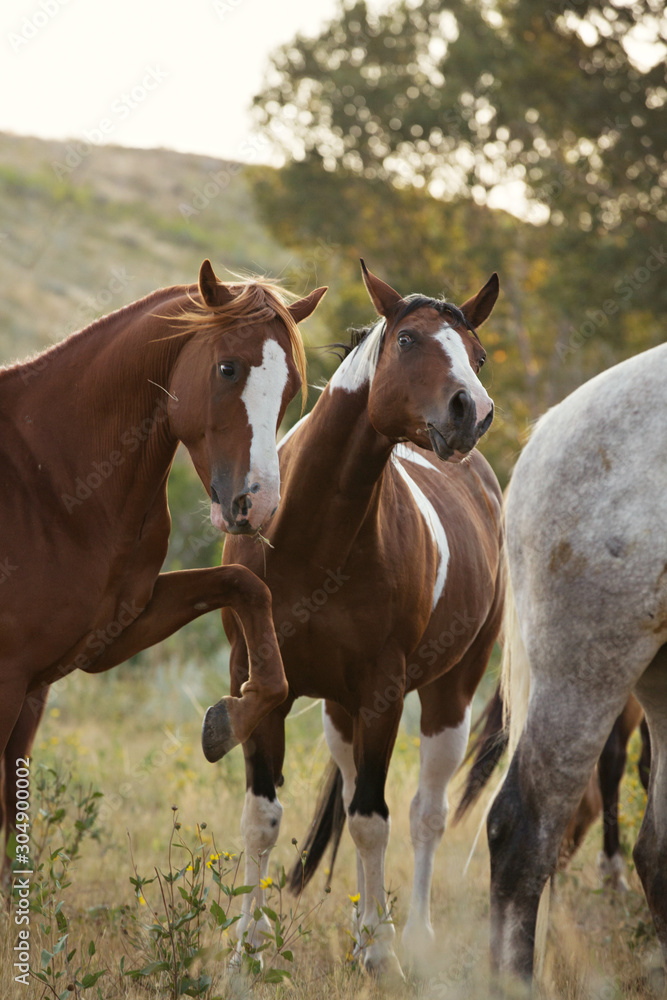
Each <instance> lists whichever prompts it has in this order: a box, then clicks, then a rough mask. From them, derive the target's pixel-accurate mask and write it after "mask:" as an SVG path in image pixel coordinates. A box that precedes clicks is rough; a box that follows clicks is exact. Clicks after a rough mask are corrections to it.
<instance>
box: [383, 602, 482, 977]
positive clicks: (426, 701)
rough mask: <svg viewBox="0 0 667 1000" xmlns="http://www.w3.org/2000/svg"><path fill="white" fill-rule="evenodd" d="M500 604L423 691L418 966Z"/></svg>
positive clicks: (417, 811)
mask: <svg viewBox="0 0 667 1000" xmlns="http://www.w3.org/2000/svg"><path fill="white" fill-rule="evenodd" d="M500 604H501V602H500V601H498V602H497V606H496V608H495V609H494V610H493V611H492V613H491V614H490V615H489V618H488V620H487V622H486V623H485V625H484V626H483V628H482V629H481V630H480V632H479V634H478V636H477V637H476V638H475V640H474V642H473V644H472V646H471V647H470V649H469V650H468V652H467V653H466V654H465V655H464V656H463V657H462V658H461V660H460V661H459V663H457V665H456V666H455V667H453V668H452V670H450V671H449V672H448V673H446V674H443V675H442V676H441V677H439V678H437V680H435V681H432V682H431V683H430V684H426V685H425V686H424V687H422V688H420V689H419V698H420V701H421V710H422V711H421V723H420V729H421V737H420V742H419V786H418V788H417V793H416V794H415V796H414V798H413V800H412V802H411V804H410V837H411V840H412V849H413V851H414V858H415V868H414V876H413V881H412V896H411V899H410V910H409V913H408V919H407V923H406V925H405V928H404V930H403V935H402V940H403V947H404V950H405V954H406V955H407V956H409V958H410V960H411V961H413V962H415V963H416V964H419V963H420V962H423V961H425V960H427V959H428V958H429V957H431V956H432V952H433V946H434V944H435V934H434V931H433V926H432V924H431V882H432V879H433V865H434V860H435V853H436V851H437V849H438V845H439V844H440V841H441V840H442V837H443V834H444V832H445V824H446V822H447V813H448V802H447V787H448V785H449V782H450V781H451V779H452V778H453V776H454V775H455V774H456V772H457V771H458V769H459V767H460V766H461V764H462V763H463V760H464V757H465V752H466V748H467V746H468V737H469V735H470V707H471V702H472V698H473V695H474V693H475V690H476V688H477V685H478V684H479V681H480V679H481V677H482V675H483V673H484V671H485V669H486V666H487V664H488V662H489V657H490V655H491V650H492V649H493V644H494V642H495V640H496V635H497V633H498V627H499V624H500Z"/></svg>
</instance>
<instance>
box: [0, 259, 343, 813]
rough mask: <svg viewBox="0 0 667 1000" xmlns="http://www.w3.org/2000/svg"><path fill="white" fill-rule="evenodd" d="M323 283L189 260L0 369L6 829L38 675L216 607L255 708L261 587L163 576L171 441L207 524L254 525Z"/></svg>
mask: <svg viewBox="0 0 667 1000" xmlns="http://www.w3.org/2000/svg"><path fill="white" fill-rule="evenodd" d="M323 293H324V289H318V290H317V291H315V292H312V293H311V294H310V295H309V296H308V297H307V298H305V299H302V300H300V301H298V302H295V303H294V304H293V305H291V306H289V307H288V306H287V305H286V303H285V302H284V300H283V298H282V296H281V293H280V291H279V289H278V288H277V286H274V285H272V284H270V283H268V282H265V281H260V280H258V281H253V282H248V283H247V284H239V285H224V284H220V283H219V282H218V281H217V279H216V277H215V275H214V273H213V270H212V268H211V265H210V263H209V262H208V261H204V263H203V265H202V267H201V271H200V275H199V284H198V285H191V286H178V287H174V288H164V289H162V290H160V291H157V292H154V293H153V294H152V295H149V296H148V297H147V298H144V299H141V300H140V301H138V302H135V303H133V304H132V305H129V306H127V307H126V308H124V309H120V310H119V311H118V312H114V313H112V314H111V315H109V316H106V317H105V318H103V319H100V320H98V321H96V322H94V323H93V324H92V325H91V326H89V327H87V328H86V329H85V330H82V331H80V332H79V333H76V334H73V335H72V336H71V337H69V338H68V339H67V340H65V341H63V342H62V343H60V344H58V345H57V346H55V347H53V348H51V349H50V350H48V351H47V352H46V353H44V354H42V355H40V356H39V357H37V358H34V359H33V360H32V361H28V362H26V363H24V364H19V365H14V366H13V367H11V368H5V369H2V370H1V371H0V423H1V426H2V434H1V435H0V468H1V469H2V476H1V477H0V510H2V528H1V529H0V534H1V541H0V557H1V558H2V562H3V566H4V567H5V568H6V580H5V585H4V586H3V588H2V591H3V592H2V607H1V609H0V759H2V757H3V755H4V785H5V789H4V791H5V796H4V808H5V814H4V817H2V815H1V813H0V819H1V818H4V820H5V830H6V831H8V830H9V829H10V827H11V825H12V820H13V816H14V812H15V808H16V794H15V792H16V789H15V783H14V776H15V774H16V767H17V764H16V762H17V760H18V759H19V758H22V757H27V756H28V755H29V753H30V748H31V744H32V740H33V737H34V734H35V731H36V729H37V726H38V724H39V720H40V717H41V714H42V711H43V707H44V703H45V700H46V695H47V692H48V685H50V684H52V683H53V682H54V681H56V680H57V679H58V678H60V677H64V676H66V675H67V674H69V673H70V672H71V671H73V670H76V669H77V668H78V669H81V670H84V671H87V672H89V673H98V672H100V671H103V670H108V669H109V668H111V667H114V666H116V664H119V663H122V662H123V661H124V660H127V659H128V658H129V657H131V656H133V655H134V654H135V653H138V652H139V651H140V650H142V649H145V648H146V647H147V646H151V645H153V644H154V643H156V642H159V641H160V640H161V639H164V638H166V636H168V635H171V633H172V632H175V631H176V630H177V629H179V628H181V626H182V625H185V624H186V623H187V622H190V621H192V620H193V619H194V618H197V617H198V616H199V615H201V614H203V613H204V612H205V611H210V610H212V609H214V608H220V607H221V606H222V605H230V606H232V607H233V608H234V610H235V612H236V614H237V615H238V619H239V621H241V622H242V623H243V628H244V629H245V630H246V635H247V638H248V643H249V646H250V649H251V650H252V651H253V656H252V669H251V679H250V684H249V687H250V688H251V690H250V691H249V692H248V693H249V702H250V703H252V701H253V699H255V700H257V699H258V700H259V701H260V702H261V703H262V704H264V702H263V700H262V699H263V698H264V697H265V696H264V694H263V691H262V671H263V670H265V669H267V668H269V667H270V668H272V670H273V671H274V672H275V671H276V670H278V669H279V670H282V665H281V660H280V651H279V649H278V646H277V642H276V637H275V633H274V631H273V625H272V622H271V615H270V607H271V600H270V594H269V591H268V588H267V587H266V586H265V584H263V583H262V582H261V581H260V580H258V579H256V578H255V577H254V575H253V574H252V573H250V572H249V571H248V570H247V569H245V568H244V567H241V566H226V567H223V568H220V567H217V568H211V569H199V570H188V571H183V572H177V573H162V574H161V573H160V568H161V566H162V563H163V561H164V558H165V555H166V552H167V541H168V537H169V528H170V518H169V509H168V506H167V489H166V487H167V476H168V474H169V469H170V467H171V463H172V459H173V457H174V453H175V451H176V447H177V445H178V442H179V441H182V442H183V443H184V444H185V446H186V447H187V449H188V451H189V452H190V456H191V458H192V461H193V463H194V466H195V468H196V470H197V472H198V473H199V476H200V478H201V480H202V482H203V484H204V486H205V488H206V490H207V492H208V493H209V495H210V498H211V520H212V522H213V524H214V525H215V526H216V527H217V528H219V529H221V530H222V531H226V532H228V533H244V532H256V531H257V530H258V529H259V528H261V527H262V526H263V524H264V522H265V521H266V519H267V517H269V516H270V515H271V513H272V512H273V510H274V508H275V507H276V505H277V504H278V499H279V467H278V455H277V451H276V444H275V436H276V429H277V427H278V424H279V423H280V420H281V419H282V416H283V414H284V412H285V408H286V406H287V404H288V402H289V401H290V400H291V399H292V397H293V396H294V395H295V394H296V392H297V391H298V389H299V386H300V385H301V382H302V379H304V369H305V359H304V350H303V342H302V340H301V335H300V333H299V331H298V328H297V323H298V322H300V321H301V320H302V319H305V317H306V316H308V315H309V314H310V313H311V312H312V310H313V309H314V308H315V306H316V304H317V302H318V301H319V299H320V297H321V296H322V294H323ZM259 645H262V646H263V648H264V650H265V655H264V656H263V658H260V659H259V660H257V661H255V657H254V650H255V649H256V648H257V647H258V646H259ZM253 674H255V677H253ZM257 674H258V675H259V676H257ZM253 685H255V686H256V691H255V689H253ZM232 710H233V709H232ZM235 721H236V723H237V724H238V726H239V732H240V734H244V733H245V730H244V728H243V719H242V718H235Z"/></svg>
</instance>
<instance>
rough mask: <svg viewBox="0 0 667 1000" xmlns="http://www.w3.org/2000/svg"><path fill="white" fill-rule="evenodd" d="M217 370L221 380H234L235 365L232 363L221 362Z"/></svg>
mask: <svg viewBox="0 0 667 1000" xmlns="http://www.w3.org/2000/svg"><path fill="white" fill-rule="evenodd" d="M218 368H219V370H220V374H221V375H222V377H223V378H226V379H230V380H231V379H235V378H236V365H235V364H234V362H233V361H221V362H220V364H219V365H218Z"/></svg>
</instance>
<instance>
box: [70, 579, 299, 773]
mask: <svg viewBox="0 0 667 1000" xmlns="http://www.w3.org/2000/svg"><path fill="white" fill-rule="evenodd" d="M223 607H229V608H231V609H232V610H233V611H234V613H235V614H236V616H237V618H238V621H239V623H240V625H241V628H242V629H243V633H244V635H245V640H246V643H247V646H248V649H249V650H250V673H249V676H248V679H247V681H246V682H245V684H244V685H243V688H242V689H241V692H240V696H239V697H237V698H233V697H226V698H223V699H222V700H221V701H219V702H218V703H217V705H215V706H214V707H213V708H210V709H209V710H208V712H207V713H206V718H205V720H204V728H203V734H202V744H203V748H204V754H205V755H206V758H207V760H210V761H216V760H220V758H221V757H223V756H224V755H225V754H226V753H227V752H228V751H229V750H231V749H232V747H234V746H236V744H237V743H243V742H245V740H247V739H248V737H249V736H250V734H251V733H252V731H253V729H254V728H255V726H256V725H257V723H258V722H259V721H260V719H262V718H264V716H265V715H268V713H269V712H270V711H271V710H272V709H273V708H275V707H276V706H277V705H280V704H281V703H282V702H283V701H284V700H285V698H286V697H287V691H288V686H287V681H286V680H285V671H284V670H283V662H282V658H281V656H280V650H279V648H278V641H277V639H276V633H275V629H274V627H273V618H272V616H271V593H270V591H269V589H268V587H267V586H266V584H265V583H263V582H262V581H261V580H260V579H259V577H257V576H255V574H254V573H253V572H251V570H249V569H247V568H246V567H245V566H237V565H231V566H217V567H213V568H211V569H191V570H180V571H179V572H176V573H161V574H160V576H159V577H158V578H157V581H156V584H155V589H154V590H153V595H152V597H151V599H150V601H149V602H148V604H147V605H146V607H145V608H144V610H143V611H142V612H141V614H139V615H138V617H137V618H136V619H135V620H134V621H133V622H132V623H131V624H130V625H128V627H127V628H126V629H125V630H124V631H123V632H121V634H120V635H119V636H118V638H117V639H116V640H115V642H114V643H113V644H112V645H111V646H109V647H108V649H107V650H106V651H105V652H104V653H103V654H102V656H101V657H100V658H99V659H98V660H96V661H95V663H94V665H93V666H92V668H91V670H90V672H91V673H97V672H99V671H103V670H109V669H110V668H111V667H115V666H116V665H117V664H119V663H123V662H124V661H125V660H128V659H129V658H130V657H131V656H134V655H135V654H136V653H139V652H141V650H142V649H147V648H148V647H149V646H153V645H155V643H156V642H161V641H162V639H166V638H167V637H168V636H170V635H172V634H173V633H174V632H176V631H177V630H178V629H179V628H182V627H183V626H184V625H187V624H188V623H189V622H191V621H194V619H195V618H199V617H200V616H201V615H203V614H205V613H206V612H207V611H215V610H217V609H219V608H223Z"/></svg>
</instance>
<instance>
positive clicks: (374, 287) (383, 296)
mask: <svg viewBox="0 0 667 1000" xmlns="http://www.w3.org/2000/svg"><path fill="white" fill-rule="evenodd" d="M361 273H362V275H363V278H364V284H365V286H366V289H367V291H368V294H369V295H370V297H371V301H372V303H373V305H374V306H375V308H376V310H377V312H378V315H380V316H384V317H385V319H388V318H389V316H390V314H391V313H392V312H393V311H394V309H396V307H397V306H398V305H399V304H400V303H401V302H403V297H402V296H401V295H399V294H398V292H395V291H394V289H393V288H392V287H391V285H388V284H387V283H386V281H382V279H381V278H376V277H375V275H374V274H371V272H370V271H369V270H368V268H367V267H366V264H365V261H364V259H363V257H362V258H361Z"/></svg>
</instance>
